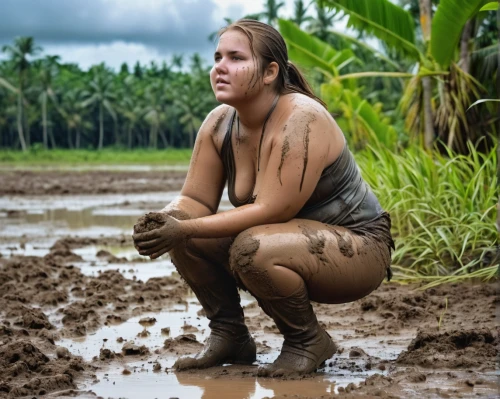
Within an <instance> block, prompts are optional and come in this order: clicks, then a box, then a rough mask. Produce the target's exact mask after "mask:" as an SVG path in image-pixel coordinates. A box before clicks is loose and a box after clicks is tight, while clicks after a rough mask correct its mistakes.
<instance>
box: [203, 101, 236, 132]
mask: <svg viewBox="0 0 500 399" xmlns="http://www.w3.org/2000/svg"><path fill="white" fill-rule="evenodd" d="M233 110H234V108H233V107H231V106H229V105H226V104H221V105H219V106H217V107H215V108H214V109H213V110H212V111H210V112H209V114H208V115H207V116H206V118H205V120H204V121H203V125H202V128H201V130H202V131H204V132H205V133H206V134H208V135H211V136H212V137H216V136H218V135H219V133H220V132H221V131H222V130H224V127H227V122H226V121H227V120H228V119H229V118H230V116H231V115H232V112H233Z"/></svg>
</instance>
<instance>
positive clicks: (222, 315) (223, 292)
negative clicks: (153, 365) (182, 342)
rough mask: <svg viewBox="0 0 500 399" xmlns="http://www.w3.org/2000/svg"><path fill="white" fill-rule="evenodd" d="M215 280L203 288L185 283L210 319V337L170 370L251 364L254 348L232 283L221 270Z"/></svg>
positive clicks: (233, 282)
mask: <svg viewBox="0 0 500 399" xmlns="http://www.w3.org/2000/svg"><path fill="white" fill-rule="evenodd" d="M214 272H215V273H217V279H215V280H214V281H213V282H211V283H207V284H204V285H201V284H194V283H193V284H191V283H190V282H189V281H187V283H188V284H189V286H190V287H191V289H192V290H193V292H194V293H195V295H196V297H197V298H198V301H200V304H201V306H202V307H203V309H204V310H205V313H206V315H207V318H208V319H209V320H210V323H209V327H210V329H211V333H210V336H209V337H208V339H207V342H206V343H205V347H204V348H203V350H202V351H201V352H200V353H198V354H197V355H195V356H194V357H184V358H180V359H178V360H177V361H176V362H175V364H174V366H173V367H174V368H175V369H177V370H187V369H192V368H207V367H212V366H216V365H220V364H224V363H232V364H252V363H253V362H254V361H255V359H256V352H257V351H256V346H255V342H254V340H253V338H252V337H251V335H250V333H249V332H248V328H247V326H246V325H245V320H244V316H243V309H242V308H241V305H240V295H239V293H238V290H237V288H236V282H235V280H234V279H233V278H232V277H231V276H230V275H229V274H228V273H226V272H225V271H214Z"/></svg>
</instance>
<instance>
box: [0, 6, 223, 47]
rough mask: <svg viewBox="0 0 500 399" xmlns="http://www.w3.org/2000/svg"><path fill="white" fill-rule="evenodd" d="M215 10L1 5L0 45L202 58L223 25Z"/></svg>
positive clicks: (211, 7)
mask: <svg viewBox="0 0 500 399" xmlns="http://www.w3.org/2000/svg"><path fill="white" fill-rule="evenodd" d="M215 9H216V5H215V4H214V3H213V2H212V1H211V0H190V1H189V0H187V1H178V0H177V1H175V0H142V1H135V0H85V1H80V0H1V5H0V42H2V43H11V42H12V40H13V39H14V38H15V37H16V36H33V37H34V38H35V40H36V42H38V43H40V44H42V45H43V44H44V43H51V44H97V43H111V42H113V41H125V42H134V43H143V44H145V45H147V46H152V47H154V48H156V49H157V50H158V51H160V52H161V53H172V52H187V53H192V52H194V51H200V52H206V51H207V47H210V48H212V45H211V44H210V43H209V42H208V40H207V37H208V35H209V34H210V33H211V32H213V31H215V30H217V29H218V28H219V27H220V26H221V25H222V24H223V21H222V16H221V18H220V19H221V21H220V22H217V21H216V20H215V19H214V18H213V14H214V11H215ZM211 51H213V50H211Z"/></svg>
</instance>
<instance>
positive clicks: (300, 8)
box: [291, 0, 312, 28]
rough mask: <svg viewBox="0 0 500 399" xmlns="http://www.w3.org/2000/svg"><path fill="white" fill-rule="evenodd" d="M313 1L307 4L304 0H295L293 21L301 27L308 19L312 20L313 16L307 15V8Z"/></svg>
mask: <svg viewBox="0 0 500 399" xmlns="http://www.w3.org/2000/svg"><path fill="white" fill-rule="evenodd" d="M311 4H312V2H310V3H309V4H308V5H307V6H306V5H305V4H304V1H303V0H295V2H294V12H293V17H292V19H291V20H292V21H293V22H295V24H296V25H297V26H298V27H299V28H300V26H301V25H302V24H303V23H304V22H307V21H310V20H311V19H312V17H311V16H310V15H307V10H308V8H309V7H310V6H311Z"/></svg>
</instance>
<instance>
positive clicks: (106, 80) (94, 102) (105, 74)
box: [83, 64, 116, 150]
mask: <svg viewBox="0 0 500 399" xmlns="http://www.w3.org/2000/svg"><path fill="white" fill-rule="evenodd" d="M90 73H91V75H92V79H91V81H90V82H89V83H88V88H87V90H86V91H85V92H84V93H83V96H84V98H85V101H84V102H83V106H84V107H88V106H97V108H98V111H99V141H98V145H97V149H98V150H102V147H103V143H104V110H106V111H108V113H109V115H110V116H111V117H112V118H113V121H114V122H115V123H116V113H115V110H114V106H113V105H114V103H115V101H116V96H115V94H114V90H113V77H112V75H111V74H110V73H109V71H107V70H106V68H105V67H104V65H103V64H101V65H98V66H97V67H94V68H92V69H91V71H90ZM115 131H116V129H115Z"/></svg>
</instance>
